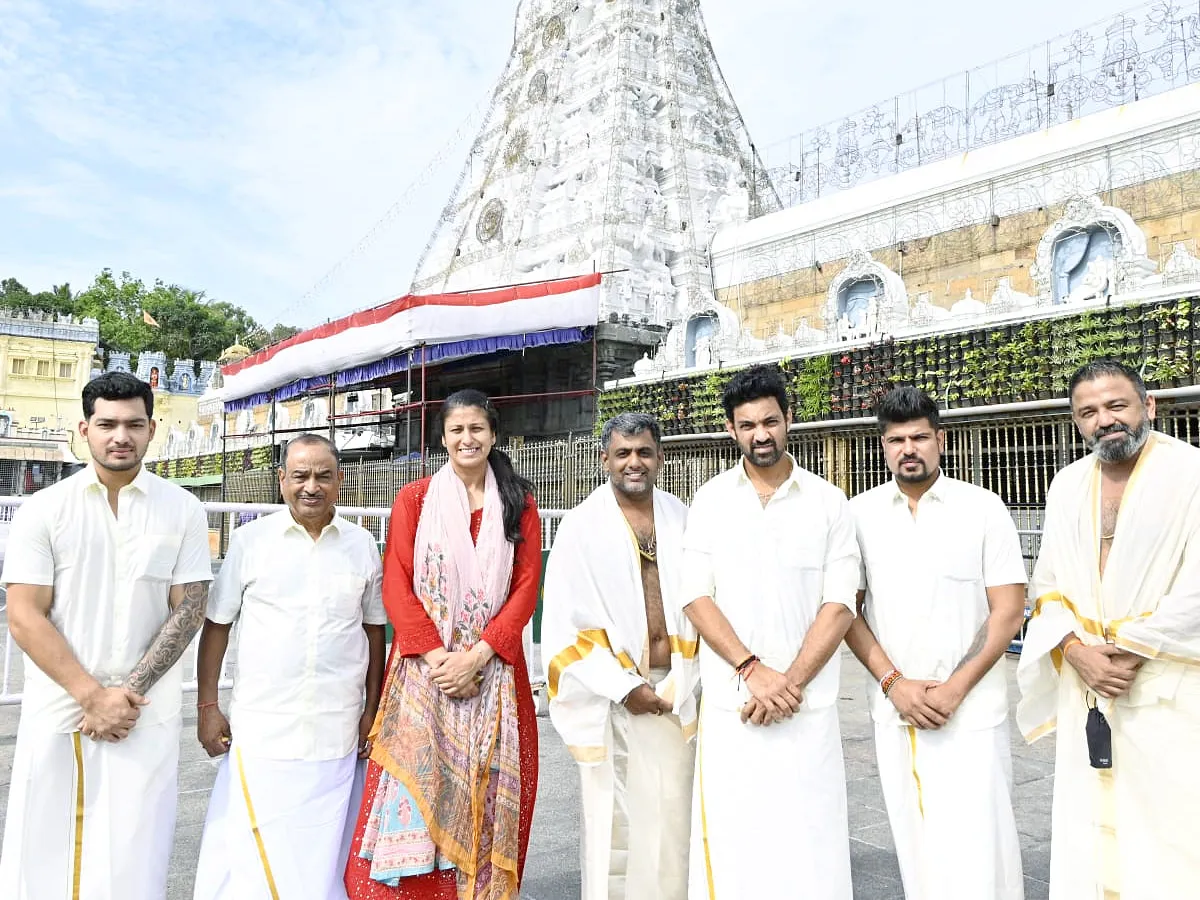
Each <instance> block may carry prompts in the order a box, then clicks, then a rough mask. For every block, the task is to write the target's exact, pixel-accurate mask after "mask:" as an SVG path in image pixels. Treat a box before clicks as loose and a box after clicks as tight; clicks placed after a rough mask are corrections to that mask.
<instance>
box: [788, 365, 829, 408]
mask: <svg viewBox="0 0 1200 900" xmlns="http://www.w3.org/2000/svg"><path fill="white" fill-rule="evenodd" d="M832 375H833V360H832V358H830V357H828V356H813V357H809V358H808V359H806V360H803V361H802V365H801V367H800V370H799V372H797V373H796V376H795V380H794V384H795V388H796V397H797V399H796V407H797V409H796V415H797V416H798V418H799V419H800V420H801V421H804V422H816V421H820V420H821V419H823V418H825V417H826V416H828V415H829V411H830V410H829V387H830V384H831V383H832Z"/></svg>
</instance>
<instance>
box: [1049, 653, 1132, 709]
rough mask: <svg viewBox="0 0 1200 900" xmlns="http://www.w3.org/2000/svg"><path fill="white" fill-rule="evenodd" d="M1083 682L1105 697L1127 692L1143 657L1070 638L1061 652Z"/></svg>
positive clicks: (1115, 696) (1113, 697)
mask: <svg viewBox="0 0 1200 900" xmlns="http://www.w3.org/2000/svg"><path fill="white" fill-rule="evenodd" d="M1063 656H1065V657H1066V660H1067V662H1069V663H1070V664H1071V666H1072V667H1073V668H1074V669H1075V671H1076V672H1077V673H1079V677H1080V678H1081V679H1083V683H1084V684H1086V685H1087V686H1088V687H1089V688H1091V689H1092V690H1093V691H1094V692H1095V693H1096V694H1099V695H1100V696H1101V697H1104V698H1105V699H1106V700H1115V699H1116V698H1117V697H1120V696H1122V695H1123V694H1126V693H1128V692H1129V689H1130V688H1131V687H1133V680H1134V678H1136V677H1137V673H1138V670H1139V669H1141V667H1142V664H1143V663H1145V661H1146V660H1145V659H1144V658H1143V657H1141V656H1138V655H1137V654H1134V653H1130V652H1128V651H1127V650H1121V649H1119V648H1117V647H1115V646H1113V645H1112V644H1094V645H1093V644H1085V643H1083V642H1082V641H1078V640H1072V641H1071V643H1070V645H1069V646H1068V647H1067V649H1066V650H1065V651H1064V652H1063Z"/></svg>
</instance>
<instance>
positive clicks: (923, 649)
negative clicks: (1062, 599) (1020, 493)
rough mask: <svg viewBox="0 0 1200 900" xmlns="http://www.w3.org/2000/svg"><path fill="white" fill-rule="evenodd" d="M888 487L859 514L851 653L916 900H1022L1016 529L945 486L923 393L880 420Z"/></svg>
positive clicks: (938, 438) (988, 497)
mask: <svg viewBox="0 0 1200 900" xmlns="http://www.w3.org/2000/svg"><path fill="white" fill-rule="evenodd" d="M876 414H877V416H878V419H879V429H880V432H881V435H882V442H883V454H884V458H885V459H886V460H887V465H888V469H889V470H890V471H891V473H892V475H893V480H892V481H889V482H887V483H886V484H883V485H881V486H879V487H877V488H875V489H873V490H870V491H867V492H866V493H863V494H860V495H859V496H857V497H855V498H854V499H853V500H851V501H850V508H851V510H852V511H853V512H854V520H855V526H856V528H857V530H858V544H859V549H860V550H861V552H862V558H863V574H864V583H863V586H864V588H865V589H864V590H863V591H860V592H859V609H860V611H861V612H862V615H861V616H860V617H859V618H857V619H855V621H854V624H852V625H851V626H850V630H849V632H847V634H846V644H847V645H848V646H849V647H850V649H851V650H853V651H854V654H855V656H857V657H858V658H859V660H860V661H861V662H862V663H863V665H865V666H866V667H867V669H868V671H870V673H871V677H872V678H873V679H874V680H875V682H876V684H875V685H872V689H871V692H870V697H871V717H872V719H873V720H874V722H875V750H876V753H877V755H878V759H879V778H880V782H881V784H882V787H883V796H884V800H885V801H886V803H887V811H888V818H889V820H890V821H891V826H892V836H893V838H894V840H895V845H896V855H897V856H898V857H899V861H900V876H901V878H902V879H903V881H904V895H905V897H906V898H908V900H958V898H961V897H978V898H987V900H1021V898H1022V897H1024V887H1023V883H1022V875H1021V849H1020V843H1019V840H1018V837H1017V823H1016V818H1015V817H1014V816H1013V808H1012V756H1011V752H1010V750H1009V736H1008V680H1007V678H1006V677H1005V673H1004V667H1003V666H1002V665H999V664H998V663H999V660H1000V658H1001V657H1002V656H1003V655H1004V651H1005V649H1006V648H1007V647H1008V645H1009V643H1010V642H1011V641H1012V639H1013V636H1014V635H1015V634H1016V633H1017V631H1018V629H1020V627H1021V622H1022V620H1023V618H1024V615H1025V580H1026V579H1025V562H1024V560H1023V558H1022V556H1021V542H1020V539H1019V537H1018V535H1017V529H1016V526H1015V525H1014V524H1013V520H1012V516H1011V515H1010V514H1009V512H1008V510H1007V509H1006V508H1005V506H1004V503H1003V501H1002V500H1001V499H1000V498H999V497H997V496H996V495H995V494H993V493H992V492H991V491H986V490H984V489H983V488H980V487H976V486H975V485H973V484H968V483H966V482H963V481H958V480H956V479H953V478H950V477H949V476H947V475H946V474H945V473H944V472H942V471H941V468H940V465H941V455H942V452H943V451H944V449H945V441H946V432H945V431H944V430H943V429H942V427H941V424H940V421H939V417H938V409H937V404H936V403H934V401H933V400H931V399H930V398H929V397H928V396H926V395H925V394H922V393H921V392H920V391H918V390H917V389H916V388H913V387H900V388H896V389H895V390H893V391H891V392H889V393H888V394H887V395H886V396H885V397H884V398H883V400H882V401H881V402H880V404H879V407H878V409H877V411H876Z"/></svg>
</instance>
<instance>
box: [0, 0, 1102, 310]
mask: <svg viewBox="0 0 1200 900" xmlns="http://www.w3.org/2000/svg"><path fill="white" fill-rule="evenodd" d="M515 7H516V3H515V2H512V0H508V2H501V0H407V2H405V0H353V2H351V0H344V2H340V3H337V4H334V3H322V2H317V0H307V2H287V0H254V2H250V3H246V2H241V0H204V2H199V3H198V2H187V0H169V2H168V0H76V2H61V0H59V2H54V3H50V2H49V0H45V2H38V0H0V21H3V22H4V28H3V29H2V30H0V128H2V129H3V132H2V136H0V222H3V223H5V224H4V226H3V227H4V231H5V232H6V234H5V235H4V237H3V238H2V239H0V277H8V276H9V275H12V276H15V277H18V278H21V279H23V280H24V281H26V283H28V284H30V286H32V287H43V286H48V285H49V284H50V283H51V282H55V281H63V280H67V279H69V280H70V281H71V282H72V284H73V285H76V286H81V285H82V284H86V283H87V282H88V281H90V279H91V278H92V277H93V276H94V275H95V273H96V271H97V270H98V269H99V268H100V267H102V266H110V267H112V268H114V269H117V270H121V269H128V270H130V271H131V272H133V273H135V274H136V275H137V276H139V277H141V278H143V279H144V280H147V281H150V280H153V279H154V278H162V279H164V280H168V281H177V282H180V283H184V284H187V285H188V286H190V287H193V288H195V289H200V290H205V291H206V292H207V293H208V294H209V295H210V296H215V297H219V298H221V299H225V300H230V301H232V302H236V303H240V304H242V305H244V306H246V307H247V308H248V309H249V310H250V311H251V312H253V313H254V314H255V315H257V316H260V317H262V318H264V319H267V320H272V319H274V318H276V317H277V316H282V317H283V318H284V319H285V320H288V321H295V322H297V323H299V324H312V323H314V322H317V321H321V320H323V319H325V318H329V317H333V316H337V315H341V314H343V313H345V312H347V311H348V310H350V309H353V308H358V307H362V306H364V305H369V304H371V303H373V302H377V301H378V300H380V299H383V298H384V296H385V295H387V294H389V293H398V292H401V291H403V290H404V289H406V288H407V286H408V282H409V278H410V276H411V273H412V269H413V267H414V265H415V263H416V260H417V258H418V257H419V255H420V253H421V251H422V249H423V248H424V246H425V242H426V240H427V239H428V237H429V234H430V232H431V230H432V228H433V224H434V222H435V219H436V217H437V215H438V213H439V212H440V210H441V207H442V205H443V204H444V203H445V202H446V199H447V196H448V194H449V192H450V190H451V188H452V186H453V183H454V180H455V178H456V177H457V174H458V171H459V168H460V166H461V165H462V163H463V161H464V160H465V158H466V154H467V150H468V148H469V146H470V143H471V141H472V140H473V138H474V133H473V130H470V129H469V130H468V131H469V133H467V134H466V135H465V136H464V139H463V140H461V141H460V142H459V144H458V146H457V148H456V149H455V150H454V151H453V152H451V153H450V154H449V156H448V158H447V159H446V160H444V161H443V163H442V164H441V165H440V166H439V167H438V168H437V169H436V171H435V172H433V173H431V174H427V173H425V172H424V170H425V168H426V165H427V163H428V161H429V160H430V158H431V157H433V156H434V154H435V153H437V152H438V150H439V148H441V147H442V146H443V144H444V143H445V142H446V141H447V139H448V138H449V137H450V135H451V134H452V133H453V132H454V131H455V129H456V128H457V127H458V126H459V124H460V123H461V122H462V121H463V120H464V118H466V117H468V116H469V114H470V113H471V111H472V109H473V108H474V107H475V106H476V104H477V103H478V102H480V101H481V100H484V99H486V98H487V96H488V95H489V93H490V91H491V89H492V87H493V86H494V82H495V80H496V79H497V78H498V77H499V75H500V72H501V69H502V67H503V65H504V62H505V60H506V59H507V55H508V51H509V44H510V42H511V36H512V19H513V14H514V12H515ZM1119 8H1121V6H1120V5H1118V4H1117V3H1116V2H1115V0H1096V2H1094V3H1093V4H1091V5H1090V6H1089V7H1088V10H1087V18H1089V19H1091V18H1095V17H1097V16H1102V15H1106V14H1109V13H1111V12H1113V11H1115V10H1117V9H1119ZM965 10H966V8H965V7H963V6H962V5H961V4H960V3H951V2H950V0H926V2H925V3H922V4H921V7H920V8H918V9H914V7H913V6H912V5H908V6H904V5H899V4H890V3H884V2H881V0H862V2H861V3H859V4H858V5H857V6H852V7H846V6H844V5H843V6H834V5H829V4H814V3H804V4H801V3H797V2H796V0H705V2H704V11H705V16H706V20H707V23H708V26H709V31H710V35H711V37H712V40H713V44H714V46H715V48H716V51H717V55H718V58H719V59H720V61H721V64H722V67H723V69H724V72H725V75H726V78H727V80H728V81H729V83H730V86H731V88H732V89H733V92H734V96H735V98H736V99H737V101H738V103H739V105H740V107H741V109H742V112H743V114H744V115H745V118H746V120H747V122H748V123H749V125H750V128H751V133H752V134H753V135H754V136H755V138H756V140H757V141H758V142H759V144H760V146H764V145H768V144H770V143H772V142H776V141H779V140H781V139H783V138H786V137H787V136H788V135H791V134H794V133H796V132H799V131H801V130H802V129H804V128H807V127H811V126H813V125H816V124H820V123H822V122H824V121H827V120H830V119H832V118H834V117H836V116H839V115H842V114H845V113H849V112H852V111H854V110H856V109H858V108H860V107H862V106H864V105H866V104H868V103H871V102H875V101H877V100H880V99H883V98H884V97H886V96H887V95H888V92H889V91H893V90H895V89H896V88H898V87H901V86H904V87H913V86H916V85H919V84H922V83H925V82H928V81H930V80H931V79H935V78H940V77H943V76H945V75H948V74H950V73H953V72H958V71H962V70H963V69H966V68H970V67H972V66H975V65H978V64H979V63H982V62H986V61H987V60H989V59H992V58H995V57H997V56H999V55H1002V54H1005V53H1008V52H1011V51H1014V50H1017V49H1020V48H1022V47H1024V46H1025V45H1026V44H1027V43H1028V42H1029V41H1030V40H1031V38H1035V37H1038V36H1046V37H1048V36H1050V35H1051V34H1054V33H1057V32H1059V31H1063V30H1067V29H1069V28H1070V27H1073V26H1075V25H1078V24H1086V23H1084V22H1075V21H1073V19H1072V16H1073V15H1074V14H1076V13H1077V12H1078V10H1077V9H1076V10H1072V9H1070V8H1069V7H1068V5H1066V4H1060V5H1058V6H1055V5H1053V4H1049V5H1047V4H1045V3H1044V2H1035V0H1011V2H1010V3H1009V4H1008V5H1007V6H1006V7H1005V8H1004V10H1003V15H1002V16H1001V15H1000V14H999V10H997V12H996V13H993V14H991V16H990V17H989V19H988V20H987V22H986V23H980V22H979V21H978V19H977V18H976V17H977V16H978V13H977V12H974V11H972V13H971V14H970V16H969V15H968V13H967V12H965ZM1030 23H1036V25H1031V24H1030ZM413 182H418V183H419V184H418V187H417V188H415V189H414V190H412V191H411V193H410V194H409V195H408V202H407V203H406V205H404V207H403V208H402V210H401V211H400V213H399V215H396V216H394V217H393V218H392V219H391V220H390V221H389V222H388V223H387V225H386V226H385V227H384V228H382V229H381V230H380V232H379V233H378V234H377V235H376V236H375V237H374V239H373V241H372V243H371V244H370V246H369V247H368V248H367V249H366V251H365V252H362V253H360V254H357V255H355V256H353V257H352V258H351V259H350V260H349V261H348V262H347V264H346V265H345V266H344V267H343V268H342V269H341V270H340V271H339V272H338V274H337V275H336V277H334V278H332V279H330V281H329V282H328V284H327V285H325V286H324V287H323V289H322V290H320V291H319V292H317V293H316V295H315V296H313V297H312V298H311V299H309V300H306V301H304V302H303V303H301V302H299V301H301V298H302V297H304V295H305V293H306V291H308V289H309V288H310V287H312V286H313V285H314V284H315V283H316V282H318V280H319V279H320V278H321V277H322V276H323V275H324V273H326V272H327V271H328V270H329V269H330V268H332V267H333V266H334V265H335V264H337V263H338V262H339V261H340V260H342V259H343V258H344V257H346V256H347V254H349V253H350V251H351V250H352V248H354V247H355V245H356V244H357V243H358V241H359V239H360V238H361V237H362V236H363V235H364V234H366V233H367V231H368V230H369V229H370V228H371V227H372V225H373V224H374V223H375V222H376V221H377V220H378V219H379V217H380V216H382V215H383V214H384V213H385V211H387V210H388V209H389V207H391V205H392V203H393V202H394V201H395V200H396V199H397V198H398V197H401V196H402V195H404V194H405V191H406V188H408V187H409V186H410V185H411V184H413ZM8 223H15V224H19V226H20V227H15V228H12V229H9V227H8ZM10 230H11V232H12V233H11V234H8V233H7V232H9V231H10Z"/></svg>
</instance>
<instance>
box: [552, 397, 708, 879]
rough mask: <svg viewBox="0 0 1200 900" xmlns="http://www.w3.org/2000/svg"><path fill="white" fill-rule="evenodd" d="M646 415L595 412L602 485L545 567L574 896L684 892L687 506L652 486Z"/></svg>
mask: <svg viewBox="0 0 1200 900" xmlns="http://www.w3.org/2000/svg"><path fill="white" fill-rule="evenodd" d="M661 440H662V439H661V433H660V430H659V425H658V422H657V421H656V420H655V419H654V418H653V417H652V416H647V415H642V414H639V413H623V414H621V415H619V416H617V417H616V418H615V419H612V420H610V421H608V422H606V423H605V425H604V427H603V429H602V431H601V436H600V443H601V447H602V448H603V449H602V450H601V453H600V459H601V461H602V462H603V464H604V469H605V471H606V472H607V473H608V482H607V483H606V484H603V485H601V486H600V487H598V488H597V489H596V490H595V491H593V492H592V494H591V495H590V496H589V497H588V498H587V499H586V500H584V501H583V502H582V503H581V504H579V506H577V507H575V509H573V510H571V512H569V513H567V515H566V516H565V517H564V518H563V520H562V524H561V525H560V526H559V530H558V533H557V535H556V536H555V541H554V549H553V550H552V551H551V554H550V559H549V561H548V563H547V566H546V585H545V613H544V618H543V620H542V647H543V651H544V652H545V653H547V654H548V655H549V656H551V662H550V666H549V682H550V683H549V692H550V718H551V721H553V723H554V726H555V727H556V728H557V729H558V731H559V734H561V735H562V738H563V740H564V741H565V742H566V744H567V747H568V749H569V750H570V751H571V753H572V755H574V757H575V759H576V761H577V762H578V763H579V774H580V779H581V782H582V789H583V791H582V793H583V836H582V848H581V849H582V874H583V890H582V897H583V898H584V900H685V898H686V897H687V893H688V853H687V848H688V830H689V816H690V814H691V798H692V778H693V771H694V759H695V752H694V747H693V746H692V745H691V743H690V738H691V737H692V736H693V735H694V734H695V724H696V702H695V684H696V677H695V657H696V650H697V640H696V634H695V630H694V629H693V628H692V626H691V623H690V622H689V621H688V620H687V618H686V617H685V616H684V615H683V613H682V607H681V604H680V600H679V586H680V578H681V575H682V559H681V556H682V545H683V531H684V525H685V522H686V517H687V507H685V506H684V505H683V503H682V502H680V501H679V500H678V499H677V498H676V497H674V496H673V495H671V494H669V493H666V492H665V491H660V490H658V489H657V488H656V487H655V482H656V480H657V478H658V473H659V470H660V469H661V467H662V463H663V451H662V442H661Z"/></svg>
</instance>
